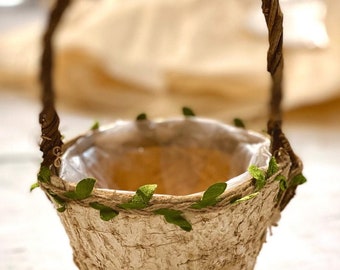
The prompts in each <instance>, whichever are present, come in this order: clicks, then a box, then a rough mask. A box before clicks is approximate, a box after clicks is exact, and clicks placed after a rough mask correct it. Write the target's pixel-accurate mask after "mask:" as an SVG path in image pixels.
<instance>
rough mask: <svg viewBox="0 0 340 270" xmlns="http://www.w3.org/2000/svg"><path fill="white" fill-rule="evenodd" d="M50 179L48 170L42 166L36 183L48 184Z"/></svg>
mask: <svg viewBox="0 0 340 270" xmlns="http://www.w3.org/2000/svg"><path fill="white" fill-rule="evenodd" d="M50 179H51V171H50V169H49V168H47V167H46V166H42V167H41V168H40V171H39V173H38V181H40V182H43V183H48V182H50Z"/></svg>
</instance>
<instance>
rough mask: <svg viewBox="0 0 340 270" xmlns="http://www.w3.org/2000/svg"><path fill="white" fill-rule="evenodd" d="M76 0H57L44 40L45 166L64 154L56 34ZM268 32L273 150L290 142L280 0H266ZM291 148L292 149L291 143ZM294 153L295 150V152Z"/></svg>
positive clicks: (42, 82) (41, 74)
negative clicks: (284, 105) (55, 77)
mask: <svg viewBox="0 0 340 270" xmlns="http://www.w3.org/2000/svg"><path fill="white" fill-rule="evenodd" d="M71 1H72V0H57V1H56V2H55V6H54V8H53V9H52V11H51V14H50V17H49V21H48V24H47V29H46V31H45V34H44V39H43V46H44V49H43V54H42V59H41V71H40V80H41V85H42V102H43V110H42V112H41V113H40V124H41V132H42V142H41V145H40V149H41V151H42V152H43V162H42V166H47V167H51V166H54V167H58V166H59V162H58V161H59V157H60V155H61V149H62V145H63V143H62V140H61V134H60V131H59V117H58V114H57V112H56V110H55V99H54V92H55V91H54V84H53V57H54V50H53V42H52V41H53V35H54V32H55V30H56V28H57V26H58V24H59V22H60V20H61V18H62V15H63V13H64V11H65V10H66V8H67V7H68V6H69V4H70V2H71ZM262 11H263V13H264V16H265V19H266V23H267V27H268V32H269V35H268V36H269V49H268V55H267V64H268V66H267V69H268V71H269V72H270V74H271V78H272V85H271V96H270V115H269V120H268V133H269V134H270V135H271V137H272V147H271V148H272V149H271V151H272V153H273V154H274V153H275V152H276V151H277V150H279V149H280V147H283V146H285V145H286V144H287V143H288V141H287V142H286V139H285V137H284V135H283V133H282V131H281V122H282V117H281V100H282V74H283V56H282V37H283V27H282V24H283V15H282V12H281V9H280V5H279V0H262ZM288 146H289V143H288ZM289 149H290V151H291V152H292V150H291V148H290V146H289ZM292 153H293V152H292Z"/></svg>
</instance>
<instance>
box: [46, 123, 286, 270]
mask: <svg viewBox="0 0 340 270" xmlns="http://www.w3.org/2000/svg"><path fill="white" fill-rule="evenodd" d="M269 145H270V141H269V139H268V138H267V137H266V136H263V135H261V134H257V133H254V132H251V131H247V130H245V129H242V128H235V127H232V126H228V125H225V124H222V123H220V122H217V121H213V120H207V119H200V118H192V119H173V120H166V121H159V122H151V121H135V122H122V121H120V122H117V123H115V124H114V125H112V126H110V127H107V128H103V129H100V130H97V131H92V132H90V133H89V134H86V135H85V136H82V137H80V138H78V139H77V140H75V141H74V142H73V143H72V144H70V145H68V147H67V149H66V150H65V153H64V155H63V157H62V166H61V168H60V178H59V177H57V176H52V177H51V182H50V183H49V184H46V183H45V184H43V187H44V188H45V189H46V190H47V191H48V192H47V193H48V194H53V196H52V197H51V199H52V200H53V199H54V198H55V195H56V194H57V195H58V196H59V197H63V194H65V193H66V192H68V191H74V189H75V186H76V184H77V182H78V181H79V180H80V179H83V178H86V177H89V176H92V177H95V178H96V179H97V183H96V187H95V188H94V189H93V191H92V193H91V196H90V197H88V198H86V199H84V200H69V201H67V207H66V210H65V211H64V212H62V213H59V216H60V219H61V221H62V223H63V224H64V226H65V229H66V231H67V233H68V235H69V238H70V241H71V245H72V247H73V250H74V259H75V262H76V264H77V265H78V267H79V268H80V269H253V267H254V264H255V261H256V257H257V255H258V253H259V251H260V249H261V246H262V243H263V242H264V241H265V237H266V231H267V228H268V227H269V226H271V225H272V224H275V223H276V222H277V219H278V217H279V215H280V210H279V209H278V208H277V204H276V201H277V195H278V193H279V191H280V187H279V183H278V181H275V180H274V178H275V176H277V175H278V174H281V175H285V176H286V177H288V171H289V168H290V161H289V158H288V156H287V157H285V156H284V155H282V159H281V160H282V161H281V162H280V164H279V165H280V170H279V171H278V172H277V173H276V174H275V175H273V176H272V177H270V178H269V179H267V181H266V184H265V186H264V187H263V188H262V189H261V190H260V191H259V192H258V193H254V192H255V186H254V179H253V178H252V176H251V175H250V174H249V173H248V172H247V169H248V167H249V166H250V165H256V166H258V167H259V168H262V169H263V170H266V169H267V167H268V163H269V160H270V157H271V154H270V153H269ZM216 182H226V183H227V188H226V190H225V191H224V192H223V194H221V195H220V196H219V201H218V202H217V203H216V204H215V205H214V206H209V207H204V208H202V209H195V208H192V205H194V204H195V203H197V202H199V201H200V200H201V198H202V196H203V191H205V190H206V189H207V188H208V187H209V186H211V185H212V184H214V183H216ZM145 184H157V185H158V188H159V190H158V188H157V189H156V194H154V195H153V196H152V198H151V200H150V202H149V204H148V206H147V207H145V208H144V209H138V210H136V209H134V210H132V209H124V208H121V207H119V205H122V204H124V203H126V202H129V201H131V200H132V198H133V196H134V195H135V194H136V193H135V190H136V189H137V188H138V187H139V186H141V185H145ZM129 190H131V191H129ZM158 192H160V193H164V194H159V193H158ZM169 194H173V195H169ZM251 194H256V196H254V197H251V196H250V197H249V199H248V200H244V201H243V200H242V199H241V198H246V197H247V196H248V195H251ZM240 199H241V200H240ZM91 203H92V204H93V203H99V204H100V205H105V206H106V207H109V208H111V209H114V210H115V211H116V213H119V214H118V215H117V216H116V217H115V218H113V219H111V220H109V221H104V220H102V219H100V217H99V211H98V210H97V209H94V208H93V207H90V205H91ZM56 204H57V207H59V206H60V205H59V204H58V202H57V203H56ZM159 209H171V210H176V211H178V213H180V217H182V218H184V219H185V220H186V221H187V222H188V223H190V224H191V226H192V228H190V230H185V228H184V229H181V228H180V227H179V226H176V224H172V223H171V222H170V223H169V222H167V220H166V218H165V216H163V215H160V214H157V210H159Z"/></svg>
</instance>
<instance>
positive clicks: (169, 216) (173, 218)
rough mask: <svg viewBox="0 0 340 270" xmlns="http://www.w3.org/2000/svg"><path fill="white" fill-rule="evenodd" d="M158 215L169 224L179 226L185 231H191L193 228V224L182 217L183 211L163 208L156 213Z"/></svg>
mask: <svg viewBox="0 0 340 270" xmlns="http://www.w3.org/2000/svg"><path fill="white" fill-rule="evenodd" d="M154 213H155V214H157V215H163V216H164V218H165V220H166V221H167V222H168V223H171V224H174V225H177V226H179V227H180V228H181V229H183V230H184V231H187V232H189V231H191V230H192V226H191V224H190V223H189V222H188V221H187V220H186V219H185V218H184V217H183V216H182V214H183V213H182V211H179V210H173V209H168V208H161V209H158V210H156V211H154Z"/></svg>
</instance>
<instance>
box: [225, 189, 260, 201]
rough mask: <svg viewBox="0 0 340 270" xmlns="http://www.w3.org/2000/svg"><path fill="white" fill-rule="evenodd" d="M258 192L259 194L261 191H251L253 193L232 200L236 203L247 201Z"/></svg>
mask: <svg viewBox="0 0 340 270" xmlns="http://www.w3.org/2000/svg"><path fill="white" fill-rule="evenodd" d="M258 194H259V192H255V193H251V194H249V195H247V196H244V197H242V198H240V199H234V200H232V201H231V203H232V204H234V203H240V202H245V201H248V200H250V199H252V198H255V197H256V196H257V195H258Z"/></svg>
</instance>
